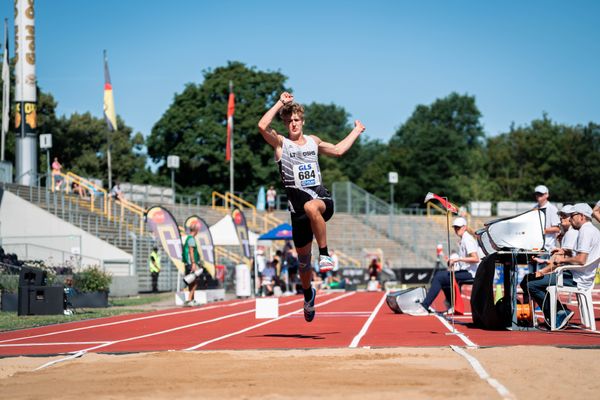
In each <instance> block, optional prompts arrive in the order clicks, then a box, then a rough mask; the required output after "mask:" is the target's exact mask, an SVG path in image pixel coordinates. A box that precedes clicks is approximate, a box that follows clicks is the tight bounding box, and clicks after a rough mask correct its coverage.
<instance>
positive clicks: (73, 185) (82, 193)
mask: <svg viewBox="0 0 600 400" xmlns="http://www.w3.org/2000/svg"><path fill="white" fill-rule="evenodd" d="M71 190H72V191H73V193H76V194H78V195H79V197H80V198H82V199H83V198H84V197H85V191H84V190H83V188H82V187H81V185H80V184H79V183H77V182H75V181H73V182H72V183H71Z"/></svg>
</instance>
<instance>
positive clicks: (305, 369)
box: [0, 346, 600, 400]
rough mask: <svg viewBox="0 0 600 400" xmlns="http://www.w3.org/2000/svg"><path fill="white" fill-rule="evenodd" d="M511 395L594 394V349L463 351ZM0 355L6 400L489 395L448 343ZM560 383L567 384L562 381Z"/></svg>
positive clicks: (0, 387) (599, 369)
mask: <svg viewBox="0 0 600 400" xmlns="http://www.w3.org/2000/svg"><path fill="white" fill-rule="evenodd" d="M467 351H468V353H469V354H471V355H473V356H475V357H476V358H477V359H478V360H479V361H480V362H481V364H482V365H483V367H484V368H485V369H486V370H487V372H488V373H490V375H491V376H492V377H494V378H496V379H497V380H498V381H500V383H502V384H503V385H504V386H505V387H506V388H507V389H508V390H509V391H510V392H511V393H512V394H514V395H515V397H517V398H544V399H558V398H595V397H596V396H597V394H598V393H600V382H599V381H598V380H597V379H594V377H597V376H600V363H598V362H597V360H598V359H599V357H600V350H590V349H585V350H575V349H565V348H553V347H542V346H537V347H531V346H530V347H525V346H522V347H521V346H518V347H504V348H489V349H474V350H467ZM57 358H60V357H16V358H4V359H0V393H2V397H3V398H7V399H40V398H61V399H82V398H111V399H141V398H144V399H148V398H152V399H173V398H203V399H261V400H265V399H288V398H289V399H292V398H293V399H314V398H327V399H344V400H348V399H382V398H411V399H448V398H454V399H458V398H461V399H481V398H486V399H496V398H501V397H500V395H499V394H498V392H496V390H494V389H493V388H491V387H490V386H489V385H488V383H487V382H485V381H483V380H481V379H480V378H479V377H478V376H477V374H476V373H475V372H474V370H473V369H472V367H471V365H470V364H469V363H468V362H467V361H466V360H465V358H463V357H462V356H460V355H459V354H457V353H455V352H454V351H453V350H452V349H450V348H447V347H443V348H433V347H432V348H393V349H327V350H273V351H214V352H213V351H206V352H162V353H142V354H126V355H104V354H87V355H85V356H84V357H82V358H79V359H75V360H70V361H67V362H64V363H60V364H55V365H54V366H51V367H49V368H46V369H43V370H39V371H33V370H34V369H35V368H37V367H38V366H40V365H43V364H45V363H47V362H48V361H51V360H53V359H57ZM567 382H568V383H567Z"/></svg>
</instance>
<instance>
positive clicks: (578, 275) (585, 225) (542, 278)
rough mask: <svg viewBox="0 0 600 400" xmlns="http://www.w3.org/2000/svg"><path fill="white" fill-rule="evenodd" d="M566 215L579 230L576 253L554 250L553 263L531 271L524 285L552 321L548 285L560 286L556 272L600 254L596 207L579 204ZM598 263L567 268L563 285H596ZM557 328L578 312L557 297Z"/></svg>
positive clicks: (579, 286) (588, 260) (547, 318)
mask: <svg viewBox="0 0 600 400" xmlns="http://www.w3.org/2000/svg"><path fill="white" fill-rule="evenodd" d="M567 211H568V212H566V213H565V214H567V215H569V218H570V220H571V226H572V227H573V228H574V229H576V230H578V231H579V235H578V236H577V242H576V244H575V248H574V254H573V255H571V256H569V255H568V252H566V251H565V250H563V249H558V250H557V251H555V252H554V256H553V259H552V262H549V263H548V265H547V266H546V267H544V268H542V269H541V270H539V271H537V272H536V273H534V274H529V275H528V276H527V277H526V278H525V279H524V282H525V283H524V284H522V287H523V290H527V291H528V293H529V295H530V296H531V297H532V298H533V300H534V301H535V302H536V303H537V304H538V305H539V306H540V307H541V308H542V310H543V312H544V316H545V318H546V320H547V321H549V320H550V302H549V301H544V300H545V299H546V293H547V292H546V288H547V287H548V286H553V285H556V280H557V277H556V274H555V273H553V272H552V271H554V270H555V269H556V268H558V267H559V266H561V265H585V264H586V263H588V262H592V261H594V260H597V259H598V258H599V257H600V231H599V230H598V228H596V227H595V226H594V225H592V222H591V221H592V208H591V207H590V206H589V205H588V204H585V203H578V204H575V205H574V206H573V207H572V208H570V209H567ZM597 267H598V262H595V263H594V264H591V265H589V266H588V267H587V268H585V269H583V270H573V271H565V272H564V273H563V285H564V286H572V287H577V288H578V289H582V290H587V289H590V288H591V287H592V286H593V285H594V278H595V276H596V268H597ZM557 310H558V311H557V313H556V327H557V328H558V329H561V328H564V327H565V326H567V324H568V322H569V320H570V319H571V318H572V317H573V315H574V312H573V311H571V310H569V309H568V308H567V307H565V306H564V305H563V304H562V303H561V302H560V301H559V300H558V299H557Z"/></svg>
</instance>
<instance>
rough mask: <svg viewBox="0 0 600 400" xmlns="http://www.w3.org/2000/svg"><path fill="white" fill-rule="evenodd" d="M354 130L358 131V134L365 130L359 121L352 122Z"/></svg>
mask: <svg viewBox="0 0 600 400" xmlns="http://www.w3.org/2000/svg"><path fill="white" fill-rule="evenodd" d="M354 128H355V129H358V130H359V131H360V133H363V132H364V131H365V129H366V128H365V126H364V125H363V124H362V122H360V121H359V120H356V121H354Z"/></svg>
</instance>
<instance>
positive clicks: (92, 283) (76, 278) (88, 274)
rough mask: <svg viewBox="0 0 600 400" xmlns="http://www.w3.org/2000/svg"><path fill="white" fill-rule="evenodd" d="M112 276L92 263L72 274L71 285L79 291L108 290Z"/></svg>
mask: <svg viewBox="0 0 600 400" xmlns="http://www.w3.org/2000/svg"><path fill="white" fill-rule="evenodd" d="M111 282H112V277H111V276H110V274H109V273H108V272H105V271H103V270H102V269H101V268H100V267H99V266H97V265H94V266H91V267H88V268H86V269H84V270H81V271H79V272H77V273H76V274H75V275H73V287H74V288H75V289H77V290H79V291H80V292H108V288H109V286H110V283H111Z"/></svg>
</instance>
